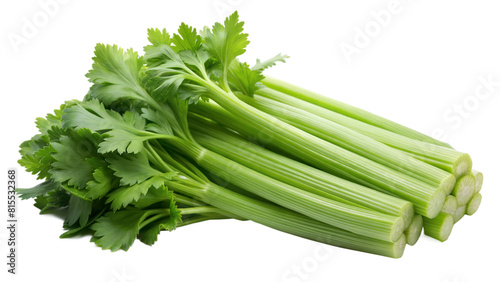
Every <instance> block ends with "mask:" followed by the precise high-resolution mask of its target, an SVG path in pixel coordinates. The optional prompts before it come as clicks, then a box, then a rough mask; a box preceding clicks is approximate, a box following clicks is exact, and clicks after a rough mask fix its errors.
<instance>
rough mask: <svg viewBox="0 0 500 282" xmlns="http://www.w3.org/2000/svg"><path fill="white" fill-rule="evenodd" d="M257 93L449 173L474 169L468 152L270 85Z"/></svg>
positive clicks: (280, 105)
mask: <svg viewBox="0 0 500 282" xmlns="http://www.w3.org/2000/svg"><path fill="white" fill-rule="evenodd" d="M256 94H257V95H258V96H257V97H259V96H262V97H265V98H268V99H271V100H273V101H275V102H279V103H280V104H276V103H275V106H276V107H275V108H282V107H283V105H288V106H291V107H293V109H301V110H303V111H305V112H307V113H310V114H313V115H314V116H317V117H321V118H323V119H327V120H329V121H331V122H334V123H337V124H339V125H342V126H344V127H347V128H349V129H351V130H353V131H356V132H358V133H360V134H363V135H365V136H367V137H370V138H372V139H373V140H376V141H379V142H381V143H383V144H385V145H387V146H390V147H392V148H395V149H398V150H400V151H402V152H403V153H405V154H407V155H409V156H411V157H413V158H416V159H418V160H420V161H423V162H426V163H428V164H430V165H433V166H437V167H439V168H441V169H443V170H445V171H447V172H449V173H453V174H454V175H455V176H456V177H459V176H461V175H464V174H466V173H468V172H470V170H471V167H472V161H471V159H470V156H469V155H468V154H465V153H461V152H458V151H455V150H453V149H450V148H447V147H442V146H439V145H435V144H429V143H426V142H422V141H419V140H415V139H411V138H409V137H406V136H402V135H399V134H396V133H393V132H391V131H388V130H385V129H383V128H379V127H376V126H373V125H370V124H368V123H364V122H362V121H359V120H356V119H353V118H350V117H348V116H345V115H342V114H339V113H337V112H334V111H330V110H328V109H325V108H322V107H320V106H317V105H314V104H311V103H309V102H306V101H303V100H300V99H297V98H295V97H292V96H290V95H287V94H285V93H282V92H280V91H277V90H273V89H270V88H262V89H260V90H258V91H257V92H256ZM278 106H279V107H278ZM294 114H295V115H297V114H298V113H297V112H295V111H294ZM277 115H278V116H280V115H282V113H281V112H277Z"/></svg>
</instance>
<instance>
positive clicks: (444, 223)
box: [424, 213, 454, 242]
mask: <svg viewBox="0 0 500 282" xmlns="http://www.w3.org/2000/svg"><path fill="white" fill-rule="evenodd" d="M453 224H454V222H453V216H452V215H450V214H447V213H440V214H439V215H438V216H436V217H435V218H433V219H429V218H426V217H424V233H425V235H427V236H430V237H432V238H434V239H437V240H439V241H441V242H444V241H446V240H448V237H450V234H451V231H452V229H453Z"/></svg>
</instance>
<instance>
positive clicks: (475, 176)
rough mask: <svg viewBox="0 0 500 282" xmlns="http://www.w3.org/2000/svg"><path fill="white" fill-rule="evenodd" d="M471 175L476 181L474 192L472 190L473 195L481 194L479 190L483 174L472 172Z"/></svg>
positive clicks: (481, 186)
mask: <svg viewBox="0 0 500 282" xmlns="http://www.w3.org/2000/svg"><path fill="white" fill-rule="evenodd" d="M472 175H474V178H475V179H476V190H474V194H477V193H479V192H481V188H483V174H482V173H481V172H479V171H475V170H472Z"/></svg>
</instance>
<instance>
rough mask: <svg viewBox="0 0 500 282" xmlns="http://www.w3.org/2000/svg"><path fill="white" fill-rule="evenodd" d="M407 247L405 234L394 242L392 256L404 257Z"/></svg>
mask: <svg viewBox="0 0 500 282" xmlns="http://www.w3.org/2000/svg"><path fill="white" fill-rule="evenodd" d="M405 247H406V236H405V235H404V234H403V235H401V237H400V238H399V240H397V241H396V242H394V245H393V247H392V257H393V258H400V257H402V256H403V253H404V251H405Z"/></svg>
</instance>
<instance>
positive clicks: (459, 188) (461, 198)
mask: <svg viewBox="0 0 500 282" xmlns="http://www.w3.org/2000/svg"><path fill="white" fill-rule="evenodd" d="M475 190H476V179H474V176H472V174H468V175H464V176H462V177H460V178H459V179H458V181H457V184H456V185H455V188H453V191H452V192H451V193H452V194H453V195H454V196H455V197H456V198H457V203H458V205H459V206H463V205H466V204H467V203H468V202H469V201H470V199H471V198H472V195H473V194H474V191H475Z"/></svg>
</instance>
